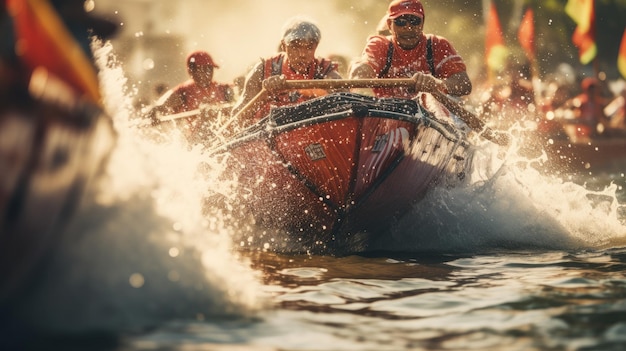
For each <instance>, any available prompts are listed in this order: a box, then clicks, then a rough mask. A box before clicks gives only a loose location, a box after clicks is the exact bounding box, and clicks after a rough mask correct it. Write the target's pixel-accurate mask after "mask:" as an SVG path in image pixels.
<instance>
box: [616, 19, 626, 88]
mask: <svg viewBox="0 0 626 351" xmlns="http://www.w3.org/2000/svg"><path fill="white" fill-rule="evenodd" d="M617 69H618V70H619V73H621V74H622V77H624V78H626V29H624V35H622V43H621V44H620V46H619V54H618V55H617Z"/></svg>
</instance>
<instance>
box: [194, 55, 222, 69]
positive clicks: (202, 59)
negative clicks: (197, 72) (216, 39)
mask: <svg viewBox="0 0 626 351" xmlns="http://www.w3.org/2000/svg"><path fill="white" fill-rule="evenodd" d="M190 63H195V64H196V65H199V66H204V65H208V66H211V67H216V68H219V67H220V66H218V65H217V64H216V63H215V62H214V61H213V59H212V58H211V55H209V54H208V53H207V52H204V51H194V52H192V53H191V54H189V56H187V66H189V64H190Z"/></svg>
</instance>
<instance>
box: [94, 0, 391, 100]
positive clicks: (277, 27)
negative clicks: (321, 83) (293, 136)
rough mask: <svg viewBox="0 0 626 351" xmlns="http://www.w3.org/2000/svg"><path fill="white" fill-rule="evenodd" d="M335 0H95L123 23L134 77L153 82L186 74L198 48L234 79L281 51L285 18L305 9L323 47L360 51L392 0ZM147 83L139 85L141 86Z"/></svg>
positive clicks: (120, 42) (118, 42) (120, 41)
mask: <svg viewBox="0 0 626 351" xmlns="http://www.w3.org/2000/svg"><path fill="white" fill-rule="evenodd" d="M345 4H346V2H339V1H333V0H318V1H310V0H290V1H284V0H264V1H250V0H231V1H206V0H181V1H168V0H126V1H115V0H97V2H96V11H97V12H99V13H104V14H113V15H115V16H116V20H117V21H119V22H120V23H121V27H120V31H119V32H118V35H117V37H116V38H115V39H114V40H113V43H114V50H115V52H116V54H117V55H118V56H119V58H120V59H121V61H122V62H123V64H124V69H125V71H126V73H127V75H129V77H130V78H131V80H142V81H143V82H146V83H148V84H149V85H155V84H158V83H166V84H169V85H172V84H175V83H177V82H179V81H180V80H182V79H185V78H186V72H185V66H184V60H185V57H186V55H187V54H188V53H189V52H190V51H192V50H196V49H202V50H206V51H208V52H209V53H210V54H211V55H212V56H213V58H214V60H215V61H216V62H217V64H218V65H220V68H219V69H217V70H216V71H215V77H214V79H215V80H217V81H222V82H230V81H232V80H233V79H234V78H236V77H237V76H241V75H244V74H245V73H246V72H247V70H248V68H249V67H250V66H251V65H252V64H254V63H256V62H257V60H258V59H259V58H261V57H266V56H269V55H272V54H273V53H274V52H276V50H277V48H278V45H279V42H280V39H281V36H282V33H281V28H282V26H283V24H284V22H285V21H286V20H287V19H289V18H290V17H292V16H296V15H304V16H306V17H309V18H310V19H311V20H313V21H315V22H316V23H317V24H318V25H319V27H320V29H321V31H322V40H321V43H320V46H319V47H318V51H317V54H318V55H321V56H327V55H330V54H339V55H343V56H346V57H347V58H348V59H351V58H353V57H355V56H358V55H359V54H360V52H361V50H362V48H363V46H364V44H365V40H366V38H367V36H368V35H370V34H373V33H374V32H375V30H376V26H377V24H378V22H379V20H380V18H382V16H383V15H384V14H385V11H386V7H387V2H386V1H380V0H362V1H359V2H354V5H353V7H352V8H346V6H348V5H345ZM144 88H145V87H140V90H142V89H144Z"/></svg>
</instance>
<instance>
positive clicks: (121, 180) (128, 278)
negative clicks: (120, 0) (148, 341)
mask: <svg viewBox="0 0 626 351" xmlns="http://www.w3.org/2000/svg"><path fill="white" fill-rule="evenodd" d="M96 54H97V55H96V56H97V57H98V64H99V66H100V69H101V73H100V80H101V85H102V89H103V92H104V98H105V103H106V108H107V110H108V113H109V114H110V115H111V116H113V119H114V124H115V129H116V131H117V133H118V136H119V138H118V140H117V145H116V147H115V149H114V150H113V153H112V155H111V157H110V161H109V163H108V165H107V168H106V170H105V174H104V176H103V177H102V179H99V180H98V182H97V183H94V184H92V185H91V186H90V187H89V189H88V191H87V194H86V196H85V197H84V199H83V202H82V203H81V205H80V207H79V209H78V213H77V214H76V216H75V219H74V220H73V221H72V222H71V223H70V225H69V227H68V228H67V229H66V232H65V233H64V236H65V237H66V238H71V241H67V242H62V243H60V244H59V247H58V250H57V253H56V254H55V255H54V257H53V258H52V259H51V260H50V262H49V264H48V267H46V269H45V271H44V272H43V273H42V275H41V277H39V279H38V280H37V288H36V289H34V290H35V292H34V293H33V294H32V296H30V297H29V299H28V306H26V307H25V308H24V310H23V311H22V312H21V315H22V316H23V318H25V319H26V320H29V321H34V322H33V324H35V326H36V327H39V328H43V329H45V330H47V331H58V332H86V331H105V332H132V331H139V330H144V329H145V328H149V327H153V326H156V325H159V324H160V323H162V322H164V321H171V320H176V319H187V320H214V319H217V320H219V319H220V318H223V317H225V316H228V317H229V318H232V317H233V316H239V317H246V316H249V315H252V314H254V313H255V312H256V311H258V310H259V309H261V308H263V307H264V306H265V303H266V301H265V299H264V296H262V294H261V293H259V291H260V289H259V286H260V283H259V277H258V274H257V273H256V272H255V271H253V270H252V269H251V268H250V265H249V262H248V261H247V260H246V259H243V258H242V257H239V255H237V254H236V253H233V251H232V247H231V239H230V235H231V233H230V232H229V229H228V227H227V226H226V225H225V224H224V220H223V218H220V217H207V216H205V214H204V213H203V211H202V200H203V196H204V194H205V193H206V189H208V188H210V187H213V186H215V184H211V183H210V181H211V178H207V177H204V176H199V172H198V165H199V164H201V159H202V155H201V152H199V150H195V149H192V150H189V149H188V148H187V146H186V145H185V144H184V143H183V142H181V139H180V138H177V137H175V136H174V137H171V138H169V139H168V140H167V141H166V142H159V143H156V142H154V140H151V139H150V138H148V137H147V134H146V133H145V132H143V131H142V128H140V127H138V126H137V123H136V119H137V116H135V114H136V112H135V110H134V109H133V107H132V105H131V102H130V101H131V99H132V91H128V89H126V88H125V89H120V87H124V86H125V84H126V81H125V78H124V73H123V70H122V68H121V67H120V65H119V64H118V63H117V62H116V60H115V56H114V53H113V50H112V48H111V46H110V45H108V44H105V45H102V44H101V46H100V47H99V48H98V50H96ZM143 129H145V127H144V128H143ZM161 141H162V140H161Z"/></svg>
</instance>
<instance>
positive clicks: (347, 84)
mask: <svg viewBox="0 0 626 351" xmlns="http://www.w3.org/2000/svg"><path fill="white" fill-rule="evenodd" d="M412 86H415V80H414V79H411V78H392V79H314V80H288V81H285V83H284V85H283V87H282V88H284V89H312V88H318V89H348V88H388V87H412ZM432 95H433V96H434V97H435V99H437V101H439V103H441V104H442V105H443V106H445V107H446V108H447V109H448V110H450V112H452V113H454V114H456V115H457V116H459V118H461V120H463V122H465V123H467V125H468V126H469V127H470V128H472V130H474V131H476V132H478V133H480V135H481V136H482V137H484V138H485V139H487V140H490V141H492V142H494V143H496V144H498V145H502V146H507V145H509V143H510V139H509V136H508V135H507V134H504V133H499V132H497V131H494V130H493V129H491V128H489V127H486V126H485V122H483V121H482V120H481V119H480V118H478V117H477V116H476V115H474V114H473V113H472V112H470V111H468V110H466V109H465V108H463V107H462V106H461V105H459V103H458V102H456V101H455V100H453V99H452V98H450V97H449V96H447V95H445V94H444V93H440V92H437V93H433V94H432Z"/></svg>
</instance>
